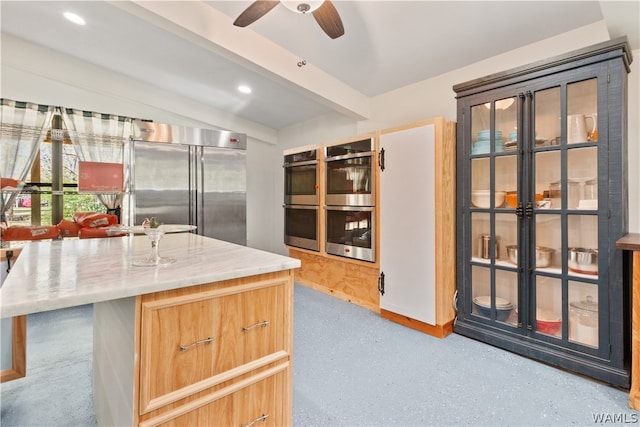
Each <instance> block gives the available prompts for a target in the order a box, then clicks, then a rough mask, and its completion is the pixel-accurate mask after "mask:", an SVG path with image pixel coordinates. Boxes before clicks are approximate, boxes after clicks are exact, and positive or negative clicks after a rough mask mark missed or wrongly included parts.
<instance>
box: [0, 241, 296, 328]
mask: <svg viewBox="0 0 640 427" xmlns="http://www.w3.org/2000/svg"><path fill="white" fill-rule="evenodd" d="M150 250H151V243H150V241H149V239H148V237H147V236H126V237H113V238H103V239H83V240H53V241H41V242H32V243H29V244H27V245H25V246H24V248H23V250H22V253H21V254H20V257H19V258H18V259H17V260H16V262H15V265H13V266H12V268H11V272H10V273H9V275H8V276H7V278H6V280H5V282H4V284H3V285H2V288H0V317H3V318H4V317H13V316H19V315H23V314H30V313H38V312H42V311H48V310H55V309H60V308H66V307H73V306H78V305H84V304H90V303H95V302H101V301H108V300H114V299H119V298H126V297H131V296H137V295H142V294H146V293H151V292H157V291H164V290H168V289H176V288H182V287H187V286H192V285H198V284H203V283H210V282H218V281H221V280H227V279H234V278H239V277H247V276H252V275H256V274H262V273H271V272H277V271H282V270H288V269H293V268H298V267H300V264H301V263H300V260H298V259H295V258H289V257H286V256H282V255H277V254H273V253H270V252H265V251H261V250H257V249H252V248H248V247H246V246H241V245H236V244H233V243H228V242H224V241H221V240H216V239H211V238H208V237H202V236H198V235H196V234H192V233H178V234H166V235H165V236H164V237H163V238H162V240H161V241H160V244H159V253H160V256H163V257H172V258H176V262H175V263H173V264H169V265H166V266H157V267H138V266H134V265H132V259H133V258H139V257H145V256H147V255H148V254H149V252H150Z"/></svg>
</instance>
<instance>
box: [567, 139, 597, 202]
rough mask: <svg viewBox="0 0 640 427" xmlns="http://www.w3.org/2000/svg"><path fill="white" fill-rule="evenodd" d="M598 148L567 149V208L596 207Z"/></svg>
mask: <svg viewBox="0 0 640 427" xmlns="http://www.w3.org/2000/svg"><path fill="white" fill-rule="evenodd" d="M597 156H598V148H597V147H589V148H578V149H571V150H567V208H568V209H590V210H597V209H598V157H597Z"/></svg>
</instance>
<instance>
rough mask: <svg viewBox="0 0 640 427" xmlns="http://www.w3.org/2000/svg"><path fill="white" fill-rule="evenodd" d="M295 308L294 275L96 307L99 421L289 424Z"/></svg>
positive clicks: (250, 279) (256, 278)
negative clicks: (131, 326) (293, 316)
mask: <svg viewBox="0 0 640 427" xmlns="http://www.w3.org/2000/svg"><path fill="white" fill-rule="evenodd" d="M292 304H293V273H292V272H291V271H282V272H277V273H267V274H261V275H257V276H251V277H245V278H239V279H231V280H226V281H222V282H217V283H210V284H202V285H198V286H192V287H188V288H180V289H174V290H169V291H162V292H156V293H151V294H146V295H141V296H138V297H135V298H127V299H121V300H114V301H107V302H102V303H96V304H95V305H94V345H95V349H94V353H95V355H94V394H97V396H96V398H95V399H94V402H95V405H96V417H97V419H98V420H99V423H100V424H113V425H129V424H132V425H140V426H156V425H167V426H173V425H176V426H177V425H207V426H229V425H251V424H252V423H256V422H260V424H259V425H261V426H263V425H264V426H281V425H290V424H291V405H292V402H291V379H292V377H291V354H292V324H293V318H292V312H293V306H292ZM123 319H124V320H123ZM130 322H135V325H136V327H135V331H136V333H135V334H132V333H131V332H130V331H131V328H130ZM128 331H129V332H128ZM115 348H118V349H120V351H118V352H114V351H113V349H115ZM132 379H133V381H132Z"/></svg>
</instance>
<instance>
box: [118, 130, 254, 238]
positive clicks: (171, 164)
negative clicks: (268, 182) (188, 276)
mask: <svg viewBox="0 0 640 427" xmlns="http://www.w3.org/2000/svg"><path fill="white" fill-rule="evenodd" d="M246 146H247V137H246V135H245V134H241V133H235V132H227V131H216V130H211V129H198V128H189V127H182V126H174V125H167V124H160V123H153V122H145V121H136V122H135V123H134V129H133V137H132V139H131V144H130V147H131V152H130V156H131V161H130V167H131V189H132V191H131V204H130V206H131V212H130V215H129V218H131V219H132V222H133V224H134V225H139V224H141V223H142V221H143V220H144V219H145V218H150V217H156V218H157V219H158V221H160V222H162V223H164V224H191V225H195V226H197V230H196V232H197V233H198V234H200V235H203V236H208V237H213V238H216V239H220V240H225V241H228V242H233V243H238V244H241V245H246V243H247V226H246V219H247V214H246V189H247V185H246Z"/></svg>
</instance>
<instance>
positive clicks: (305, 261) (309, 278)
mask: <svg viewBox="0 0 640 427" xmlns="http://www.w3.org/2000/svg"><path fill="white" fill-rule="evenodd" d="M289 256H290V257H292V258H297V259H299V260H300V261H302V266H301V267H300V268H299V269H297V270H296V271H295V273H294V275H295V276H294V277H295V281H296V282H297V283H300V284H302V285H304V286H307V287H310V288H312V289H315V290H317V291H320V292H323V293H326V294H328V295H332V296H335V297H337V298H340V299H342V300H344V301H348V302H351V303H354V304H357V305H360V306H362V307H365V308H368V309H369V310H372V311H375V312H379V311H380V295H379V293H378V275H379V274H380V270H379V268H377V267H376V266H375V265H371V266H368V265H363V264H364V263H363V262H359V263H355V262H350V260H342V259H341V258H340V257H334V256H330V255H326V254H317V253H312V252H311V251H304V250H298V249H295V248H292V247H290V248H289Z"/></svg>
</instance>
